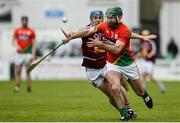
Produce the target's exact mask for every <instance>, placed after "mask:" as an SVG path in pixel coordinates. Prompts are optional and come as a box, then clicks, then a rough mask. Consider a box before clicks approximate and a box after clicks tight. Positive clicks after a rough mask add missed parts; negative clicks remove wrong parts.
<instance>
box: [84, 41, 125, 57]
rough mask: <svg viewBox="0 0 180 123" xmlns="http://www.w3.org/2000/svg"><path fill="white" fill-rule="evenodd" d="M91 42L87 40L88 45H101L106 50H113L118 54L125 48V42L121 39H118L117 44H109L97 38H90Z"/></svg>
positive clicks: (112, 51)
mask: <svg viewBox="0 0 180 123" xmlns="http://www.w3.org/2000/svg"><path fill="white" fill-rule="evenodd" d="M89 40H90V41H89V42H87V46H88V47H99V48H103V49H104V50H106V51H108V52H111V53H113V54H118V53H120V52H121V50H122V49H123V48H124V46H125V44H124V43H123V42H121V41H118V40H117V41H116V43H115V45H109V44H105V43H103V42H102V41H99V40H97V39H92V38H89Z"/></svg>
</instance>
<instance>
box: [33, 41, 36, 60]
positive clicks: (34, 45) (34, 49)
mask: <svg viewBox="0 0 180 123" xmlns="http://www.w3.org/2000/svg"><path fill="white" fill-rule="evenodd" d="M32 55H33V56H34V57H35V55H36V43H35V41H33V45H32Z"/></svg>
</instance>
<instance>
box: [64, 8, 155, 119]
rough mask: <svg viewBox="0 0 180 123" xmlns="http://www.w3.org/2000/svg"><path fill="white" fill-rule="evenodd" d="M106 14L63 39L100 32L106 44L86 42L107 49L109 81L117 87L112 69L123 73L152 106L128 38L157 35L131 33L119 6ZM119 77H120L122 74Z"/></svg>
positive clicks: (144, 38) (146, 37)
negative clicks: (88, 26) (94, 22)
mask: <svg viewBox="0 0 180 123" xmlns="http://www.w3.org/2000/svg"><path fill="white" fill-rule="evenodd" d="M106 16H107V21H106V22H103V23H100V24H99V25H98V26H96V27H92V28H90V29H84V30H81V31H79V32H77V33H76V34H73V35H71V37H68V38H66V39H64V43H67V42H69V41H70V40H72V39H75V38H79V37H86V36H89V35H91V34H94V33H97V32H100V33H102V34H103V35H104V37H105V38H106V40H107V41H108V44H106V43H102V41H99V40H98V39H90V40H91V42H89V43H88V46H89V47H99V48H103V49H105V50H107V51H108V57H107V59H108V63H107V65H108V66H107V70H108V72H107V73H106V77H108V80H109V81H111V82H114V83H115V84H116V86H115V88H116V89H117V88H118V87H117V86H118V85H117V84H118V83H120V82H119V81H120V79H117V78H118V75H116V74H114V71H118V72H120V73H123V75H125V76H126V77H127V78H128V81H129V82H130V84H131V86H132V88H133V89H134V91H135V92H136V94H137V95H138V96H141V97H142V98H143V99H144V102H145V104H146V105H147V107H148V108H152V107H153V102H152V99H151V97H150V96H149V95H148V93H147V92H146V91H145V89H144V88H143V87H142V85H141V84H140V79H139V72H138V69H137V66H136V64H135V63H134V56H133V54H132V52H131V51H130V47H129V44H130V38H136V39H142V40H145V41H150V40H152V39H154V38H156V37H157V36H156V35H149V36H141V35H138V34H135V33H132V32H131V31H130V30H129V29H128V28H127V26H126V25H124V24H123V23H122V22H121V18H122V10H121V8H120V7H112V8H109V9H107V12H106ZM115 78H116V79H115ZM120 78H122V76H121V77H120ZM119 109H120V110H121V106H119ZM125 119H128V118H125Z"/></svg>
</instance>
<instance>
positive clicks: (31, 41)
mask: <svg viewBox="0 0 180 123" xmlns="http://www.w3.org/2000/svg"><path fill="white" fill-rule="evenodd" d="M21 24H22V26H21V27H18V28H16V30H15V32H14V35H13V44H14V46H15V47H16V56H15V77H16V86H15V91H16V92H18V91H19V88H20V81H21V71H22V67H23V65H25V67H26V69H27V67H28V66H29V65H30V64H31V62H32V60H33V59H34V58H35V51H36V48H35V43H36V42H35V32H34V30H33V29H31V28H30V27H29V26H28V17H27V16H22V17H21ZM26 74H27V91H28V92H31V86H32V80H31V76H30V73H26Z"/></svg>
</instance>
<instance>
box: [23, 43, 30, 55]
mask: <svg viewBox="0 0 180 123" xmlns="http://www.w3.org/2000/svg"><path fill="white" fill-rule="evenodd" d="M24 53H32V44H31V45H30V46H29V47H27V48H26V49H25V50H24Z"/></svg>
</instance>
